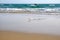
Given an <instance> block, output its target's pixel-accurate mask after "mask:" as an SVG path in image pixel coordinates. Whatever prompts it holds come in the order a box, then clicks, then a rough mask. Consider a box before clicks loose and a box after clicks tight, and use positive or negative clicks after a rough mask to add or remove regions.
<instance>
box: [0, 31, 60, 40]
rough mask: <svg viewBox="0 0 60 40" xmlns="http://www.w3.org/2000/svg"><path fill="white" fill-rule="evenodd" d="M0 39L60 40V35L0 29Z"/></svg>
mask: <svg viewBox="0 0 60 40" xmlns="http://www.w3.org/2000/svg"><path fill="white" fill-rule="evenodd" d="M0 40H60V36H53V35H42V34H34V33H33V34H32V33H31V34H29V33H22V32H8V31H0Z"/></svg>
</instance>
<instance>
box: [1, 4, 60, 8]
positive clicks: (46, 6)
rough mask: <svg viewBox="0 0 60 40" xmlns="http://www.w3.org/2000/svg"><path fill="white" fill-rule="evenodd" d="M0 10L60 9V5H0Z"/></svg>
mask: <svg viewBox="0 0 60 40" xmlns="http://www.w3.org/2000/svg"><path fill="white" fill-rule="evenodd" d="M0 8H60V4H0Z"/></svg>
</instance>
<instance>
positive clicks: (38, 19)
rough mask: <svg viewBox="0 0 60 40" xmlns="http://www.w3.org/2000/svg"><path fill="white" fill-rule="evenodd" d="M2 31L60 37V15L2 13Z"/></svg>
mask: <svg viewBox="0 0 60 40" xmlns="http://www.w3.org/2000/svg"><path fill="white" fill-rule="evenodd" d="M0 30H13V31H22V32H29V33H47V34H57V35H60V15H40V14H22V13H21V14H19V13H17V14H14V13H0Z"/></svg>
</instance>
